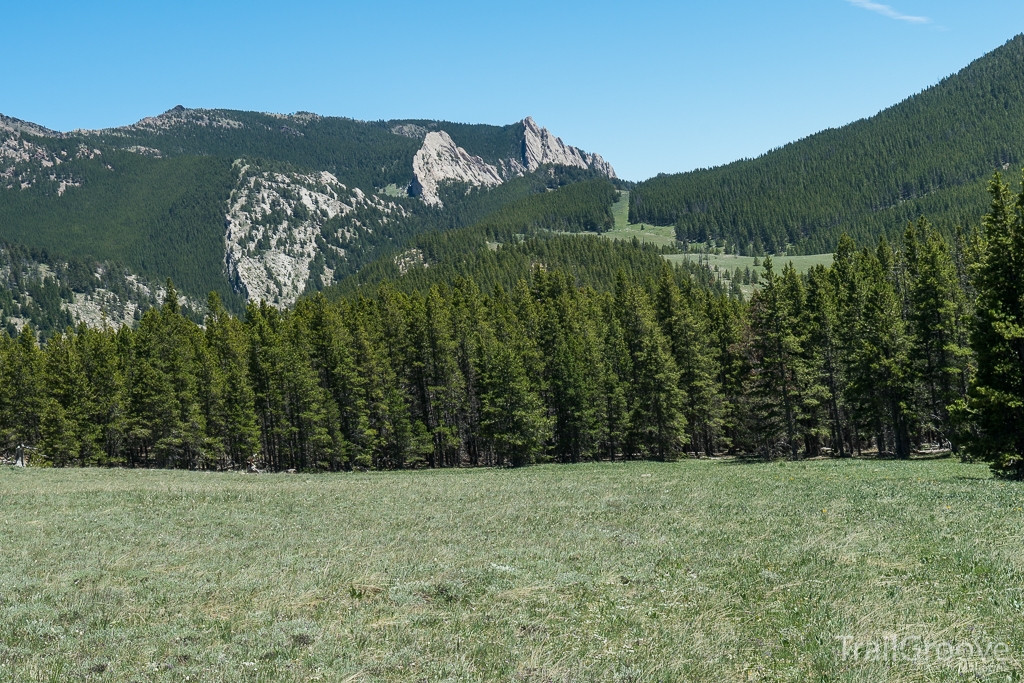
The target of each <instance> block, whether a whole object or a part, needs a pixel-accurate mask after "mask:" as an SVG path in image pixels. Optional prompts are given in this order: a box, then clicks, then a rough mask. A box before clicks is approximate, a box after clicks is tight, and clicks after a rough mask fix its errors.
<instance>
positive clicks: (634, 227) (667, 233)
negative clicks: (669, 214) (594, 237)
mask: <svg viewBox="0 0 1024 683" xmlns="http://www.w3.org/2000/svg"><path fill="white" fill-rule="evenodd" d="M619 197H620V198H619V201H617V202H615V203H614V204H612V215H613V216H614V217H615V228H614V229H612V230H609V231H608V232H604V233H601V234H602V235H604V236H605V237H607V238H608V239H612V240H631V239H633V238H634V237H635V238H637V239H638V240H640V241H641V242H649V243H651V244H657V245H669V246H675V244H676V229H675V228H674V227H673V226H671V225H651V224H649V223H630V222H629V193H628V192H620V193H619Z"/></svg>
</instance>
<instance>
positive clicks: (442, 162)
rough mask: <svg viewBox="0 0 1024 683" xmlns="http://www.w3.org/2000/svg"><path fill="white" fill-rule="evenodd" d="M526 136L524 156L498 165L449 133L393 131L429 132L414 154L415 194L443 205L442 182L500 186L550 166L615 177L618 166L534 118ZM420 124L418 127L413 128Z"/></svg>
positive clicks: (526, 122) (398, 129) (398, 128)
mask: <svg viewBox="0 0 1024 683" xmlns="http://www.w3.org/2000/svg"><path fill="white" fill-rule="evenodd" d="M522 125H523V140H522V143H521V152H520V155H519V158H510V159H499V160H498V161H497V165H491V164H488V163H487V162H486V161H484V160H483V159H481V158H480V157H477V156H473V155H471V154H470V153H469V152H467V151H466V150H464V149H462V148H461V147H459V146H458V145H456V144H455V141H454V140H452V138H451V136H450V135H448V133H446V132H444V131H443V130H442V131H432V132H429V133H426V132H425V129H423V128H421V127H419V126H404V127H403V126H396V127H395V128H392V132H393V133H395V134H398V135H405V136H407V137H416V134H417V133H418V132H419V131H424V136H423V146H422V147H421V148H420V150H419V151H418V152H417V153H416V156H415V157H414V158H413V162H412V170H413V181H412V185H411V186H410V187H409V191H410V193H411V194H412V195H414V196H418V197H420V199H422V200H423V202H424V203H425V204H427V205H429V206H437V207H442V206H443V202H442V201H441V198H440V196H439V194H438V189H439V187H440V185H441V184H442V183H446V182H461V183H468V184H470V185H472V186H474V187H494V186H496V185H500V184H501V183H503V182H505V181H506V180H509V179H511V178H516V177H519V176H522V175H525V174H526V173H532V172H534V171H536V170H537V169H538V168H540V167H541V166H543V165H545V164H551V165H554V166H572V167H575V168H584V169H593V170H595V171H597V172H599V173H601V174H603V175H606V176H608V177H609V178H614V177H615V169H614V168H612V165H611V164H609V163H608V162H607V161H605V160H604V159H602V158H601V155H600V154H587V153H586V152H584V151H583V150H581V149H578V148H576V147H572V146H570V145H566V144H565V143H564V142H562V140H561V138H558V137H555V136H554V135H552V134H551V132H550V131H549V130H548V129H547V128H541V127H540V126H538V125H537V123H536V121H534V120H533V118H531V117H529V116H528V117H526V118H525V119H523V121H522ZM412 128H416V129H417V130H415V131H414V130H412Z"/></svg>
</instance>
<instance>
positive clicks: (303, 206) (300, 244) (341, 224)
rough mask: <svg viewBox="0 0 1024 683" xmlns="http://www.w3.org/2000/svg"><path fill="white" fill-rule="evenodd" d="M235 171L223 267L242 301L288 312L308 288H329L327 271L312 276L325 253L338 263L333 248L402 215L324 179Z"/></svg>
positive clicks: (243, 167) (340, 250)
mask: <svg viewBox="0 0 1024 683" xmlns="http://www.w3.org/2000/svg"><path fill="white" fill-rule="evenodd" d="M235 163H236V168H237V169H238V183H237V185H236V186H235V189H234V190H233V191H232V193H231V198H230V199H229V200H228V207H227V209H228V210H227V214H226V215H225V223H226V231H225V234H224V266H225V269H226V270H227V275H228V279H229V280H230V281H231V283H232V285H233V286H234V287H235V289H236V291H238V292H239V293H240V294H242V295H244V296H245V298H246V299H248V300H254V301H259V300H263V301H266V302H267V303H270V304H272V305H274V306H277V307H278V308H285V307H287V306H290V305H292V304H293V303H295V301H296V300H297V299H298V298H299V296H301V295H302V293H303V292H304V291H306V288H307V287H308V286H310V285H312V286H313V288H315V289H319V288H320V287H323V286H326V285H328V284H330V283H331V282H333V276H334V273H333V272H332V271H331V270H330V269H329V268H324V269H323V270H322V271H320V272H316V273H314V272H313V270H312V268H311V266H312V264H313V262H314V260H315V259H316V257H317V256H318V255H320V254H322V253H323V252H324V251H325V250H331V251H333V252H334V253H335V254H336V255H337V256H339V257H344V255H345V249H344V247H342V246H341V245H343V244H345V243H346V242H347V241H348V240H349V239H351V238H353V237H355V236H356V235H357V234H358V233H359V232H360V231H367V232H370V231H372V230H374V229H376V228H377V227H378V226H380V225H387V224H388V222H389V221H391V220H395V219H400V218H403V217H405V216H406V215H407V214H406V211H405V209H403V208H402V207H401V206H398V205H397V204H395V203H393V202H389V201H386V200H384V199H382V198H380V197H377V196H373V195H370V196H368V195H366V194H364V193H363V192H362V191H361V190H360V189H359V188H351V189H350V188H347V187H346V186H345V185H343V184H342V183H341V182H339V181H338V179H337V178H336V177H335V176H334V175H333V174H331V173H328V172H326V171H322V172H320V173H317V174H301V173H280V172H274V171H265V170H261V169H258V168H255V167H253V166H250V165H249V164H247V163H245V162H244V161H242V160H239V161H236V162H235ZM338 218H341V219H343V220H336V219H338ZM311 281H312V282H311Z"/></svg>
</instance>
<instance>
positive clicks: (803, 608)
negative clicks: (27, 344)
mask: <svg viewBox="0 0 1024 683" xmlns="http://www.w3.org/2000/svg"><path fill="white" fill-rule="evenodd" d="M0 505H2V509H3V511H4V518H3V532H2V539H3V540H2V544H0V680H4V681H7V680H9V681H12V682H18V683H20V682H22V681H68V680H82V681H126V682H128V681H139V682H141V681H348V682H353V683H354V682H356V681H409V682H414V681H415V682H418V681H524V682H536V683H541V682H559V681H567V682H568V681H572V682H576V681H579V682H583V681H609V682H611V681H637V682H639V681H706V680H717V681H881V680H889V681H954V680H956V681H961V680H964V673H965V672H967V673H968V674H970V676H972V679H971V680H992V681H1007V680H1020V679H1018V678H1015V677H1016V676H1018V675H1019V672H1020V667H1021V662H1022V660H1024V619H1022V618H1021V617H1022V616H1024V543H1022V540H1024V539H1022V529H1024V525H1022V522H1024V511H1022V509H1024V487H1022V486H1021V485H1020V484H1013V483H1005V482H1000V481H997V480H994V479H992V478H991V477H990V476H989V473H988V470H987V468H985V467H984V466H980V465H966V464H960V463H958V462H955V461H953V460H949V459H939V460H914V461H909V462H907V461H904V462H897V461H873V460H856V461H838V460H822V461H804V462H785V463H778V464H747V463H739V462H736V461H728V460H715V461H711V460H687V461H681V462H676V463H665V464H661V463H653V462H631V463H604V464H601V463H597V464H583V465H552V466H538V467H530V468H525V469H518V470H507V469H506V470H499V469H477V470H446V471H440V470H438V471H405V472H402V471H392V472H369V473H353V474H333V475H332V474H319V475H307V474H293V475H286V474H278V475H258V476H257V475H242V474H233V473H203V472H187V471H156V470H119V469H115V470H103V469H63V470H62V469H34V468H29V469H14V468H10V467H5V468H2V469H0ZM844 637H846V638H847V639H846V640H844ZM893 638H897V639H899V640H900V642H901V643H904V644H905V645H906V648H907V649H904V650H901V651H900V652H901V656H900V657H896V656H885V657H884V660H883V659H882V658H880V656H879V653H880V652H886V651H887V650H886V648H887V647H888V646H887V645H885V643H889V642H894V641H892V640H891V639H893ZM856 643H861V645H859V646H858V645H856ZM926 643H930V645H929V649H928V650H927V652H924V650H923V644H926ZM879 644H882V645H881V649H879V650H877V651H875V656H874V657H873V658H872V657H870V656H869V654H870V652H871V648H872V647H879ZM844 646H845V650H846V651H845V652H844ZM947 646H948V647H949V648H950V649H949V651H948V653H947V650H945V649H943V648H945V647H947ZM968 646H969V647H970V648H971V649H970V651H968V650H967V648H968ZM975 647H977V648H978V649H977V650H975V649H974V648H975ZM915 648H916V651H917V652H918V656H916V657H915V656H912V655H913V652H914V651H915ZM953 648H956V649H955V650H954V649H953ZM922 652H924V654H921V653H922Z"/></svg>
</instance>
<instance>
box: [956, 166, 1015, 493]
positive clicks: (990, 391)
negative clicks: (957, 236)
mask: <svg viewBox="0 0 1024 683" xmlns="http://www.w3.org/2000/svg"><path fill="white" fill-rule="evenodd" d="M989 192H990V194H991V196H992V204H991V207H990V209H989V213H988V215H986V216H985V220H984V228H985V231H984V236H983V238H982V241H981V245H980V246H981V253H980V254H979V256H980V258H979V260H978V263H977V265H976V267H975V270H974V286H975V288H976V290H977V294H978V298H977V304H976V307H975V314H974V325H973V329H972V331H971V346H972V348H973V349H974V353H975V355H976V357H977V364H978V365H977V375H976V376H975V379H974V382H973V383H972V385H971V388H970V396H969V399H968V400H967V401H961V402H960V403H959V404H958V406H957V409H956V412H957V414H958V417H959V418H960V420H961V421H965V420H970V421H971V422H972V423H973V428H972V429H970V430H964V431H966V432H967V433H968V434H969V437H968V440H967V444H966V445H967V448H968V452H969V453H971V454H972V455H973V456H975V457H978V458H981V459H983V460H986V461H988V462H990V463H991V465H992V470H993V471H994V472H995V473H996V474H997V475H999V476H1003V477H1007V478H1012V479H1022V478H1024V429H1022V428H1021V425H1024V286H1022V284H1021V278H1020V273H1021V272H1022V269H1024V190H1022V191H1021V193H1020V194H1019V195H1017V197H1014V196H1013V195H1012V193H1011V192H1010V188H1009V185H1007V184H1006V183H1005V182H1004V181H1003V180H1002V178H1001V176H1000V175H999V174H998V173H997V174H996V176H995V177H994V178H993V180H992V182H991V183H990V184H989Z"/></svg>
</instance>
